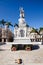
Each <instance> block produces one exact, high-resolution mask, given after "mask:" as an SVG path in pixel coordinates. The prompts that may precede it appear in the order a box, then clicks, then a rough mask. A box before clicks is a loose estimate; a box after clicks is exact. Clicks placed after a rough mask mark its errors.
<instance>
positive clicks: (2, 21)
mask: <svg viewBox="0 0 43 65" xmlns="http://www.w3.org/2000/svg"><path fill="white" fill-rule="evenodd" d="M5 23H6V21H4V19H2V20H1V21H0V25H2V26H4V25H5ZM2 26H1V27H2Z"/></svg>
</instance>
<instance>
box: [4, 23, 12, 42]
mask: <svg viewBox="0 0 43 65" xmlns="http://www.w3.org/2000/svg"><path fill="white" fill-rule="evenodd" d="M5 25H6V42H7V41H8V28H9V26H13V25H12V24H11V22H6V23H5Z"/></svg>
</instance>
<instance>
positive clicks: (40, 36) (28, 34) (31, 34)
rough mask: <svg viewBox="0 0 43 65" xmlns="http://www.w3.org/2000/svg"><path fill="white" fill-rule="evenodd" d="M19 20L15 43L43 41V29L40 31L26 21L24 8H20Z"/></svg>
mask: <svg viewBox="0 0 43 65" xmlns="http://www.w3.org/2000/svg"><path fill="white" fill-rule="evenodd" d="M18 22H19V23H18V24H15V27H14V43H17V44H19V43H21V44H22V43H23V44H29V43H30V42H42V41H43V29H42V30H41V31H40V32H39V31H37V30H36V29H34V28H32V27H30V26H29V25H28V24H27V23H26V21H25V16H24V10H23V8H21V9H20V18H19V19H18Z"/></svg>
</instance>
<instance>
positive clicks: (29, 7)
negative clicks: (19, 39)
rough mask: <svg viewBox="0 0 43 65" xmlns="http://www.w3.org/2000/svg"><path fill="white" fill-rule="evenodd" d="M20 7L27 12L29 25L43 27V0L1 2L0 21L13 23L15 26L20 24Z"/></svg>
mask: <svg viewBox="0 0 43 65" xmlns="http://www.w3.org/2000/svg"><path fill="white" fill-rule="evenodd" d="M20 7H23V8H24V10H25V19H26V23H27V24H28V25H30V26H32V27H34V28H39V27H43V0H0V20H1V19H4V20H6V21H11V22H12V24H13V25H14V24H15V23H18V18H19V8H20ZM11 29H12V28H11ZM12 30H13V29H12Z"/></svg>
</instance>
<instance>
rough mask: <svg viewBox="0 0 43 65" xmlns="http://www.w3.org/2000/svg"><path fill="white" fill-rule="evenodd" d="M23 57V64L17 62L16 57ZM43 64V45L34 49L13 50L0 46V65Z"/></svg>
mask: <svg viewBox="0 0 43 65" xmlns="http://www.w3.org/2000/svg"><path fill="white" fill-rule="evenodd" d="M19 58H21V59H22V62H23V63H22V64H17V63H15V59H19ZM35 63H36V64H38V65H41V64H42V63H43V46H42V47H40V48H39V49H37V50H33V51H25V50H19V51H11V50H10V49H2V48H1V47H0V65H34V64H35ZM42 65H43V64H42Z"/></svg>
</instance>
